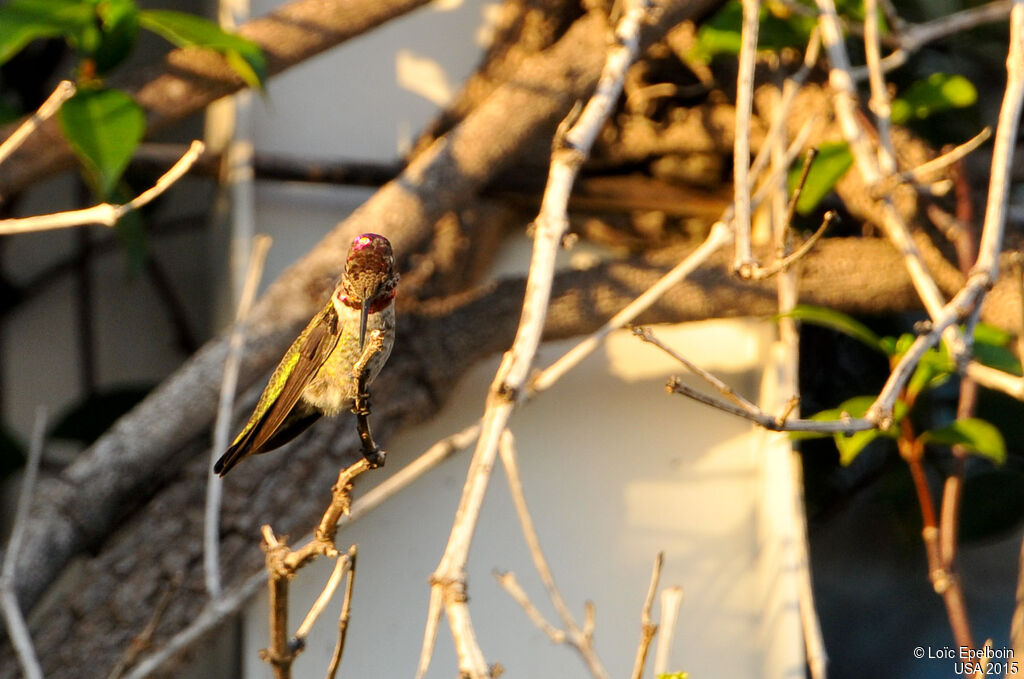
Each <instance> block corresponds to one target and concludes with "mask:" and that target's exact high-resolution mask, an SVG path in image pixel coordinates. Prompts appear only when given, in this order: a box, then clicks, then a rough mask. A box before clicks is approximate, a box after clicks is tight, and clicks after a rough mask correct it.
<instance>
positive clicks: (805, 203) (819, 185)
mask: <svg viewBox="0 0 1024 679" xmlns="http://www.w3.org/2000/svg"><path fill="white" fill-rule="evenodd" d="M852 166H853V154H852V153H850V147H849V145H848V144H847V143H846V142H826V143H823V144H821V145H820V146H818V155H817V156H816V157H815V158H814V162H813V163H812V164H811V170H810V172H808V173H807V182H806V183H805V184H804V190H803V193H801V194H800V199H799V200H798V201H797V202H796V211H797V212H799V213H800V214H802V215H807V214H810V213H811V212H812V211H814V209H815V208H816V207H818V204H819V203H821V201H822V200H824V199H825V196H827V195H828V194H829V192H830V191H832V188H833V187H834V186H835V185H836V182H838V181H839V180H840V179H842V177H843V175H844V174H846V172H847V170H849V169H850V167H852ZM802 171H803V161H801V162H798V163H795V164H794V166H793V168H792V169H791V170H790V172H789V191H790V193H792V192H793V191H794V190H796V186H797V183H798V182H799V181H800V174H801V172H802Z"/></svg>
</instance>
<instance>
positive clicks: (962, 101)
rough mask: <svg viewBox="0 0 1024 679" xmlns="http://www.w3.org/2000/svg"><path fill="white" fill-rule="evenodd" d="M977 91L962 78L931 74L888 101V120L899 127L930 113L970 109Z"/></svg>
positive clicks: (946, 74)
mask: <svg viewBox="0 0 1024 679" xmlns="http://www.w3.org/2000/svg"><path fill="white" fill-rule="evenodd" d="M977 100H978V91H977V90H976V89H975V88H974V85H973V84H971V81H970V80H968V79H967V78H965V77H963V76H962V75H951V74H949V73H932V74H931V75H929V76H928V77H927V78H926V79H924V80H918V81H916V82H914V84H912V85H911V86H910V87H908V88H907V91H906V92H904V93H903V94H902V96H900V97H897V98H896V99H894V100H893V102H892V113H891V116H892V121H893V122H894V123H896V124H897V125H903V124H905V123H907V122H908V121H910V120H911V119H914V118H916V119H918V120H921V119H924V118H927V117H928V116H930V115H932V114H933V113H938V112H940V111H948V110H949V109H954V108H965V107H967V106H972V105H973V104H974V102H976V101H977Z"/></svg>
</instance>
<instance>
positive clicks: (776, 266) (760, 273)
mask: <svg viewBox="0 0 1024 679" xmlns="http://www.w3.org/2000/svg"><path fill="white" fill-rule="evenodd" d="M837 219H839V216H838V215H837V214H836V212H835V210H829V211H828V212H826V213H825V216H824V217H823V218H822V220H821V226H819V227H818V228H817V230H816V231H815V232H814V233H812V234H811V237H810V238H808V239H807V240H805V241H804V242H803V243H801V244H800V247H798V248H797V249H796V250H794V251H793V252H791V253H789V254H788V255H786V256H785V257H783V258H782V259H777V260H775V261H774V262H772V263H771V264H769V265H768V266H766V267H758V269H757V270H756V271H755V272H754V273H753V275H751V278H752V279H754V280H762V279H765V278H771V277H772V276H774V275H775V274H777V273H779V272H780V271H785V270H786V269H788V268H789V267H791V266H793V264H794V263H795V262H797V261H799V260H800V259H802V258H803V257H806V256H807V253H808V252H810V251H811V250H812V249H813V248H814V246H815V245H816V244H817V242H818V241H819V240H821V237H822V236H824V235H825V232H826V231H828V229H829V227H830V226H832V223H833V222H835V221H836V220H837Z"/></svg>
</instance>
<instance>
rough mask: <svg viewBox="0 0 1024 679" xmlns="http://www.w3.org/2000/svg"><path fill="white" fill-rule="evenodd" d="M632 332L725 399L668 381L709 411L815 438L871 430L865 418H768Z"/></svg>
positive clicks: (645, 335)
mask: <svg viewBox="0 0 1024 679" xmlns="http://www.w3.org/2000/svg"><path fill="white" fill-rule="evenodd" d="M634 332H635V333H636V335H637V337H639V338H640V339H641V340H643V341H645V342H648V343H650V344H653V345H654V346H656V347H658V348H659V349H661V350H662V351H664V352H665V353H667V354H668V355H669V356H671V357H672V358H674V359H676V360H677V361H679V362H680V363H682V364H683V365H684V366H686V368H687V369H688V370H691V371H692V372H693V373H694V374H695V375H697V376H698V377H700V378H701V379H703V380H704V381H706V382H707V383H708V384H710V385H711V386H712V387H714V388H715V389H717V390H718V391H719V392H720V393H721V394H722V395H723V396H725V397H726V398H727V399H729V401H725V400H722V399H720V398H716V397H714V396H711V395H709V394H705V393H703V392H701V391H697V390H696V389H694V388H692V387H690V386H687V385H685V384H683V383H682V382H681V381H680V379H679V378H678V377H670V378H669V380H668V383H667V384H666V389H667V390H668V391H669V392H673V393H677V394H682V395H683V396H688V397H689V398H692V399H693V400H695V401H699V402H700V403H703V404H705V405H709V406H711V407H712V408H717V409H718V410H721V411H724V412H727V413H729V414H731V415H737V416H739V417H742V418H743V419H745V420H750V421H751V422H754V423H756V424H759V425H761V426H762V427H764V428H765V429H769V430H771V431H804V432H814V433H819V434H854V433H856V432H858V431H866V430H868V429H874V428H875V426H876V425H875V424H874V423H873V422H871V421H870V420H867V419H865V418H854V417H845V418H843V419H840V420H804V419H799V418H791V417H788V414H789V412H787V413H786V415H787V417H783V416H782V415H770V414H768V413H766V412H764V411H763V410H761V408H759V407H757V406H756V405H754V404H753V403H751V402H750V401H748V400H747V399H745V398H744V397H743V396H741V395H740V394H737V393H735V392H734V391H733V390H732V389H731V388H730V387H729V386H728V385H727V384H725V383H724V382H722V381H721V380H720V379H718V378H717V377H715V376H714V375H712V374H711V373H709V372H707V371H706V370H704V369H703V368H701V367H699V366H697V365H696V364H694V363H693V362H691V361H690V360H689V359H687V358H686V357H684V356H683V355H682V354H680V353H679V352H677V351H675V350H674V349H672V348H671V347H669V346H668V345H666V344H664V343H663V342H662V341H661V340H659V339H658V338H657V337H656V336H655V335H654V334H653V333H652V332H651V331H650V330H649V329H647V328H637V329H636V330H635V331H634ZM730 401H731V403H730Z"/></svg>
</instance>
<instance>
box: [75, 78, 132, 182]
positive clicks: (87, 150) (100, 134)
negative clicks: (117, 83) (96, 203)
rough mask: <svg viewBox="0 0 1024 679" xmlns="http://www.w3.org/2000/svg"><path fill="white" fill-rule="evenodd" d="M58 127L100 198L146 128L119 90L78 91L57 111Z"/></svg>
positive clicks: (116, 178) (115, 179)
mask: <svg viewBox="0 0 1024 679" xmlns="http://www.w3.org/2000/svg"><path fill="white" fill-rule="evenodd" d="M57 119H58V120H59V121H60V127H61V130H62V131H63V133H64V136H65V137H66V138H67V140H68V142H69V143H70V144H71V148H72V149H74V151H75V154H76V155H77V156H78V159H79V160H80V161H81V162H82V166H83V167H84V168H85V172H86V177H87V178H88V180H89V182H90V183H91V184H92V187H93V189H94V190H95V191H96V193H97V194H98V195H99V196H100V197H101V198H103V199H104V200H105V199H106V198H107V197H109V196H110V194H111V191H113V189H114V187H115V186H117V182H118V180H119V179H120V178H121V174H122V173H123V172H124V169H125V167H127V166H128V161H129V160H131V157H132V154H133V153H134V152H135V148H136V147H137V146H138V145H139V142H140V141H141V140H142V136H143V134H144V133H145V131H146V115H145V113H143V111H142V108H141V107H140V106H139V105H138V104H137V103H135V100H134V99H132V98H131V97H130V96H129V95H128V94H127V93H125V92H122V91H121V90H89V89H86V90H79V91H78V93H76V94H75V96H73V97H72V98H71V99H68V100H67V101H66V102H65V103H64V106H62V107H61V109H60V112H59V113H58V114H57Z"/></svg>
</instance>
